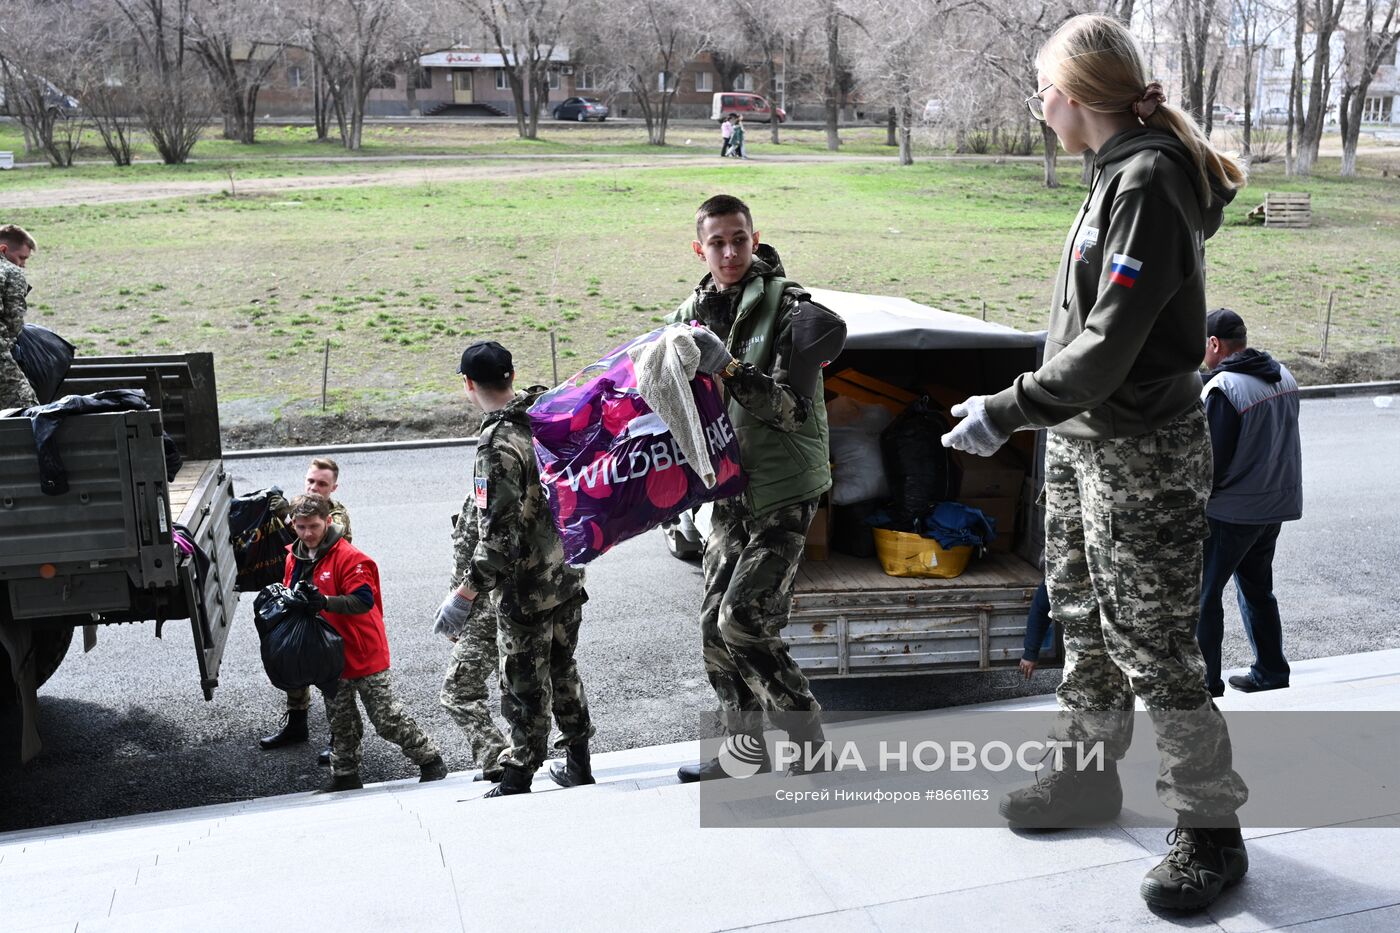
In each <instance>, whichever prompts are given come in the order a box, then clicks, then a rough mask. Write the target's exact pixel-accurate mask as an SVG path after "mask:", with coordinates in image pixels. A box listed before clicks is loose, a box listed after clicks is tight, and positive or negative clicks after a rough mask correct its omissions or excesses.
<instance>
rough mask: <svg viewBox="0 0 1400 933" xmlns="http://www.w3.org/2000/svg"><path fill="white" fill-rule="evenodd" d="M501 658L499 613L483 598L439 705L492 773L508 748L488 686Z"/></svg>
mask: <svg viewBox="0 0 1400 933" xmlns="http://www.w3.org/2000/svg"><path fill="white" fill-rule="evenodd" d="M499 659H500V651H499V650H497V648H496V610H495V609H493V608H492V607H491V601H490V600H489V599H487V598H484V597H483V598H479V599H477V600H476V602H475V603H473V605H472V611H471V616H470V617H469V618H468V619H467V627H466V630H465V631H463V632H462V635H461V637H459V638H458V639H457V643H456V644H455V645H453V646H452V660H451V661H449V662H448V664H447V676H446V677H444V678H443V681H442V692H441V693H440V694H439V695H438V702H440V703H441V704H442V706H443V709H445V710H447V712H448V715H450V716H451V717H452V719H453V721H454V722H456V723H457V725H459V726H461V727H462V731H463V732H465V733H466V734H467V744H468V745H470V746H471V750H472V758H473V760H474V761H476V763H477V764H478V765H480V766H481V768H482V770H483V771H486V772H489V773H495V772H496V771H498V770H499V765H498V764H497V759H498V758H499V757H500V755H501V752H502V751H503V750H504V749H505V747H506V740H505V738H504V737H503V736H502V735H501V730H500V729H497V728H496V723H495V722H494V721H493V720H492V719H491V709H490V707H489V706H487V700H488V699H489V693H488V688H487V685H488V684H489V683H490V682H491V680H492V678H495V677H497V676H498V666H499Z"/></svg>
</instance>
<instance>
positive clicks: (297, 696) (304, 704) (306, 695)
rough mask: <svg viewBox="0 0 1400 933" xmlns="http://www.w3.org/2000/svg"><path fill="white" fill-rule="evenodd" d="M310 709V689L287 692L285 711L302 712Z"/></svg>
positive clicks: (303, 688) (299, 688) (304, 688)
mask: <svg viewBox="0 0 1400 933" xmlns="http://www.w3.org/2000/svg"><path fill="white" fill-rule="evenodd" d="M310 708H311V688H310V687H298V688H297V689H295V690H288V691H287V709H295V710H303V709H310Z"/></svg>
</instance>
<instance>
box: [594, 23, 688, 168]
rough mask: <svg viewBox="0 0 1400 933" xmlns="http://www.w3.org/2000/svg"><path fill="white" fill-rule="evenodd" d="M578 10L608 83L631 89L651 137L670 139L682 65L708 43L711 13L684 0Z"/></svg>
mask: <svg viewBox="0 0 1400 933" xmlns="http://www.w3.org/2000/svg"><path fill="white" fill-rule="evenodd" d="M595 2H597V3H598V6H596V7H593V6H590V8H589V9H588V10H587V11H586V12H585V11H580V16H579V23H580V26H579V28H578V29H577V30H575V36H576V37H577V38H578V40H579V47H580V48H581V49H586V50H587V54H588V55H590V56H591V60H592V61H593V62H594V63H595V64H596V65H597V66H598V67H599V69H600V70H601V71H602V72H603V74H604V82H605V83H606V84H607V85H609V86H610V87H612V88H614V89H616V90H618V91H625V92H627V93H629V94H630V95H631V97H632V101H633V103H635V104H636V106H637V108H638V109H639V110H641V112H642V120H643V121H644V122H645V123H646V127H647V140H648V142H650V143H651V144H652V145H654V146H664V145H666V129H667V127H668V126H669V125H670V121H671V112H672V108H673V106H674V104H675V99H676V92H677V91H679V90H680V86H681V70H682V69H683V68H685V66H686V65H687V64H689V63H690V62H692V61H694V60H695V59H696V57H697V56H699V54H700V53H701V52H703V51H706V50H707V49H708V48H709V46H710V44H711V41H710V34H711V28H712V17H711V16H710V15H709V13H708V11H707V10H706V9H705V8H704V7H703V6H697V5H695V4H692V3H689V2H686V0H623V2H621V3H606V4H605V3H603V2H602V0H595Z"/></svg>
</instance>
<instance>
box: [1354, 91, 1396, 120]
mask: <svg viewBox="0 0 1400 933" xmlns="http://www.w3.org/2000/svg"><path fill="white" fill-rule="evenodd" d="M1394 103H1395V98H1394V97H1368V98H1366V106H1364V107H1363V108H1362V109H1361V122H1362V123H1389V122H1390V115H1391V113H1392V109H1393V107H1394Z"/></svg>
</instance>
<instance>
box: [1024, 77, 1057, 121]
mask: <svg viewBox="0 0 1400 933" xmlns="http://www.w3.org/2000/svg"><path fill="white" fill-rule="evenodd" d="M1054 86H1055V82H1053V81H1052V82H1050V83H1049V84H1047V85H1045V87H1043V88H1041V89H1040V90H1038V91H1036V92H1035V95H1034V96H1032V97H1027V98H1026V109H1027V110H1029V111H1030V112H1031V116H1033V117H1035V118H1036V119H1037V120H1039V121H1040V122H1041V123H1044V122H1045V99H1044V98H1042V97H1041V96H1040V95H1041V94H1044V93H1045V92H1046V91H1048V90H1050V89H1051V88H1052V87H1054Z"/></svg>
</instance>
